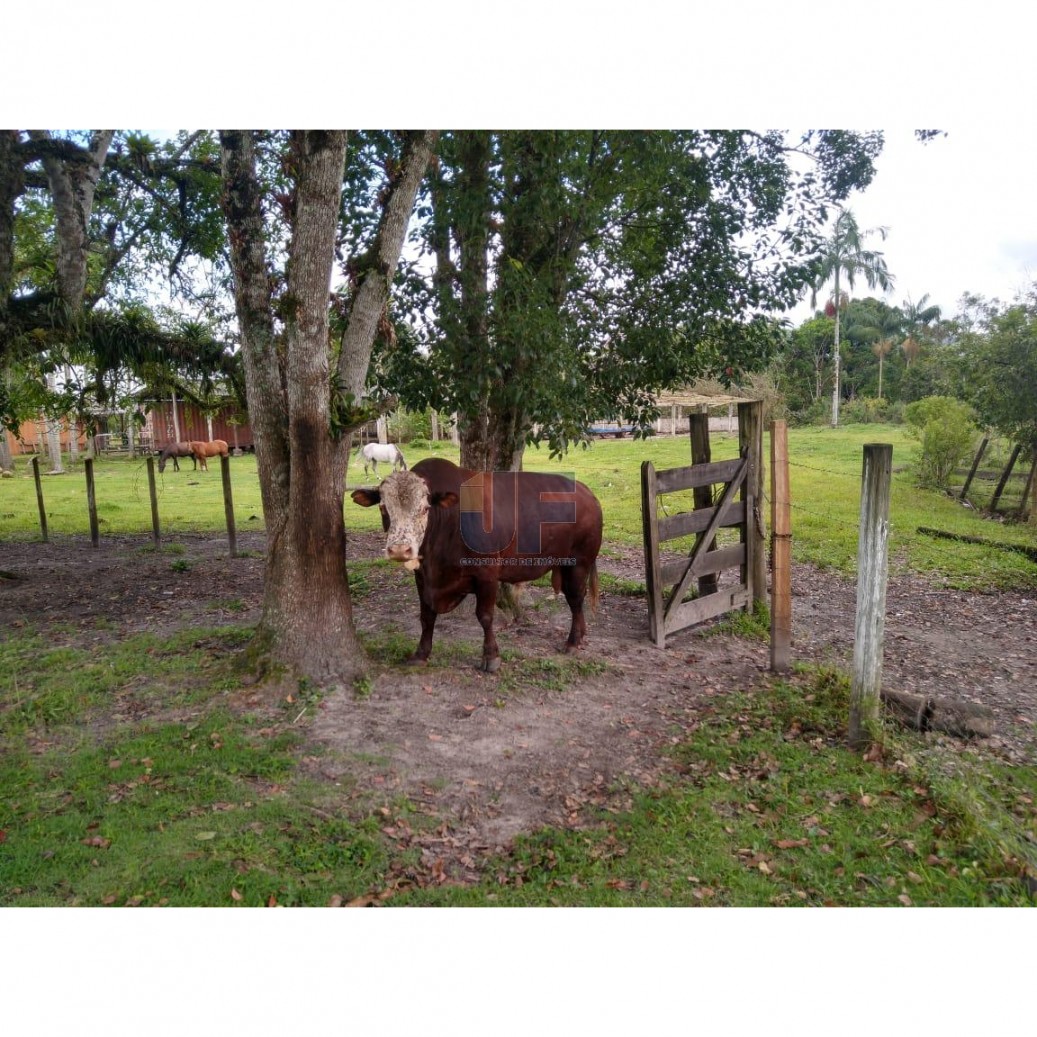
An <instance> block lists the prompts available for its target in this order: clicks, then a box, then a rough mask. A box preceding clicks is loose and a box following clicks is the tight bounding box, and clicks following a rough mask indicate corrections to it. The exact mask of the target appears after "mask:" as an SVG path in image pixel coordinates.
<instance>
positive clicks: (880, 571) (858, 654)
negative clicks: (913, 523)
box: [849, 443, 893, 749]
mask: <svg viewBox="0 0 1037 1037" xmlns="http://www.w3.org/2000/svg"><path fill="white" fill-rule="evenodd" d="M892 470H893V446H892V444H890V443H868V444H865V447H864V470H863V474H862V476H861V511H860V532H859V540H858V545H857V619H856V623H855V625H854V638H853V682H852V685H851V690H850V731H849V740H850V746H851V747H852V748H854V749H862V748H864V747H866V746H867V745H868V744H869V743H870V741H871V740H872V739H873V738H874V737H875V736H876V734H877V732H878V726H879V703H880V696H881V692H882V640H883V634H884V632H885V626H886V572H887V560H888V551H889V489H890V476H891V473H892Z"/></svg>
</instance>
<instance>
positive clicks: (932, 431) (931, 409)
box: [904, 396, 978, 489]
mask: <svg viewBox="0 0 1037 1037" xmlns="http://www.w3.org/2000/svg"><path fill="white" fill-rule="evenodd" d="M904 418H905V420H906V421H907V424H908V426H909V427H910V429H911V432H912V434H913V435H914V436H916V437H917V439H918V441H919V442H920V443H921V447H922V449H921V452H920V453H919V455H918V459H917V461H916V462H915V464H916V470H917V474H918V481H919V483H920V484H921V485H922V486H930V487H933V488H936V489H946V488H947V486H948V483H949V480H950V477H951V474H952V473H953V471H954V469H955V468H956V467H957V466H958V465H959V464H961V462H962V461H963V460H964V459H965V458H966V457H967V456H968V455H969V453H970V452H971V451H972V450H973V449H974V448H975V445H976V436H977V432H978V430H977V429H976V425H975V420H974V418H975V416H974V413H973V410H972V408H971V407H970V406H969V405H968V404H966V403H962V402H961V401H960V400H955V399H953V398H952V397H950V396H927V397H926V398H925V399H924V400H916V401H915V402H914V403H909V404H908V405H907V407H906V408H905V411H904Z"/></svg>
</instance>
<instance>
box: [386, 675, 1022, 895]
mask: <svg viewBox="0 0 1037 1037" xmlns="http://www.w3.org/2000/svg"><path fill="white" fill-rule="evenodd" d="M847 696H848V691H847V687H846V682H845V679H843V678H841V677H839V676H838V675H834V674H831V673H825V672H817V673H813V674H811V675H810V676H809V677H807V678H804V679H803V680H801V682H800V683H798V684H792V683H787V682H777V683H775V684H774V685H773V686H772V687H769V688H766V689H762V690H760V691H758V692H756V693H746V694H742V695H735V696H731V697H729V698H726V699H724V700H721V701H718V702H717V704H716V708H715V710H714V711H713V712H712V714H710V715H708V716H707V717H706V718H705V719H704V721H703V722H702V723H701V724H700V726H699V727H698V729H697V730H696V731H695V732H694V733H693V734H692V735H691V737H689V738H687V739H686V740H683V741H681V742H680V744H679V745H677V746H675V748H674V758H675V761H676V763H677V767H678V770H679V777H677V778H675V779H674V780H672V781H671V782H670V783H669V784H668V786H667V787H664V788H659V789H655V790H651V791H637V792H635V795H634V804H633V807H632V809H630V810H629V811H627V812H626V813H624V814H622V815H620V816H608V815H603V816H602V819H601V821H600V823H599V824H598V825H596V826H594V827H592V828H590V829H589V830H584V831H560V830H557V829H548V830H544V831H541V832H538V833H533V834H531V835H528V836H526V837H523V838H521V839H519V840H518V841H517V843H516V847H515V850H514V852H513V853H512V854H510V855H508V856H506V857H501V858H499V859H498V860H497V861H495V862H494V864H493V865H492V866H491V867H490V869H489V871H488V874H487V877H486V879H485V881H483V882H482V883H481V884H479V885H477V886H469V887H452V888H451V887H438V888H427V889H421V890H414V891H412V892H408V893H406V894H404V895H403V896H402V897H400V898H399V899H398V902H399V903H403V904H438V905H475V904H484V903H494V904H501V905H504V904H507V905H521V906H532V905H543V904H558V905H573V906H575V905H583V906H587V905H595V906H620V905H631V906H634V905H640V906H660V905H674V906H677V905H684V906H692V905H708V906H719V905H739V906H761V907H762V906H770V905H799V904H802V905H810V904H813V905H821V904H838V905H843V906H900V905H904V906H908V905H930V906H935V905H941V906H952V905H954V906H969V905H1016V906H1022V905H1025V904H1028V903H1030V894H1029V893H1028V891H1027V887H1026V886H1025V884H1024V882H1023V879H1022V873H1023V870H1024V868H1025V867H1026V866H1027V864H1029V866H1030V867H1032V865H1033V861H1032V860H1029V861H1028V860H1027V857H1026V856H1025V855H1026V854H1029V855H1030V857H1031V858H1032V857H1033V851H1032V847H1031V846H1029V844H1028V839H1032V836H1033V834H1034V832H1035V830H1037V816H1035V814H1034V807H1033V803H1034V797H1033V789H1034V782H1035V780H1037V778H1035V775H1034V773H1033V771H1032V769H1031V770H1027V771H1026V772H1025V778H1024V780H1023V781H1022V782H1020V781H1018V779H1017V778H1016V776H1015V772H1014V771H1013V772H1012V775H1011V776H1009V775H1007V774H1005V773H1000V774H999V773H996V772H995V771H993V770H984V769H983V768H982V767H980V766H978V765H968V766H964V765H963V770H962V772H961V774H960V775H959V776H957V777H947V776H946V775H945V774H943V772H942V771H941V770H939V769H935V768H934V769H932V772H931V773H928V772H927V770H926V768H925V767H924V766H923V765H920V764H918V763H917V762H910V757H909V756H907V755H906V753H905V758H902V757H900V756H898V755H897V752H898V750H899V749H902V748H904V747H902V746H896V745H894V744H893V743H892V742H891V743H890V744H889V745H887V747H886V754H885V758H884V759H878V760H874V759H867V760H866V759H864V758H862V757H861V756H860V755H859V754H856V753H851V752H849V751H847V750H846V749H845V748H843V747H842V741H843V740H844V738H845V729H844V727H843V721H842V718H845V716H846V715H847V710H848V698H847ZM923 782H924V783H925V784H921V783H923ZM979 799H982V800H983V803H984V805H985V815H983V816H982V818H980V815H979V814H978V813H977V811H976V806H975V804H976V802H977V800H979ZM1027 832H1028V833H1029V834H1028V835H1026V834H1024V833H1027Z"/></svg>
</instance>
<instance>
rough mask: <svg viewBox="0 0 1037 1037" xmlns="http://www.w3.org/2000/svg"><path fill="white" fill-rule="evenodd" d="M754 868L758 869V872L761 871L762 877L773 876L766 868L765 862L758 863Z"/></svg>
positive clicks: (768, 868)
mask: <svg viewBox="0 0 1037 1037" xmlns="http://www.w3.org/2000/svg"><path fill="white" fill-rule="evenodd" d="M756 867H757V868H759V869H760V871H762V872H763V874H764V875H773V874H774V872H772V871H771V869H770V867H769V866H768V864H767V862H766V861H760V863H759V864H757V865H756Z"/></svg>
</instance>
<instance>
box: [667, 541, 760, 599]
mask: <svg viewBox="0 0 1037 1037" xmlns="http://www.w3.org/2000/svg"><path fill="white" fill-rule="evenodd" d="M744 561H745V544H729V545H728V546H727V547H721V548H719V549H717V550H716V551H707V552H706V553H705V554H703V555H701V556H700V557H699V559H698V562H699V564H697V565H696V567H695V572H694V574H693V575H695V576H702V575H706V574H707V573H718V572H722V571H723V570H724V569H730V568H732V566H735V565H742V564H743V563H744ZM690 564H691V559H690V558H683V559H681V561H679V562H667V563H666V564H665V565H663V566H661V567H660V570H659V583H660V584H661V585H662V586H663V587H669V586H670V585H671V584H674V583H676V582H677V581H678V580H680V578H681V577H682V576H683V575H684V574H685V573H686V572H687V571H688V566H689V565H690ZM702 596H703V597H705V595H702Z"/></svg>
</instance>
